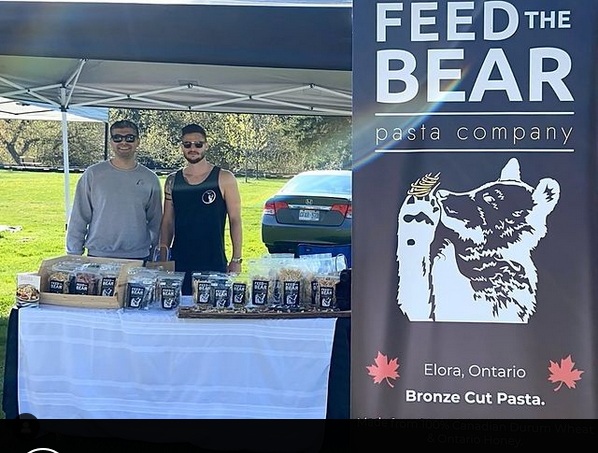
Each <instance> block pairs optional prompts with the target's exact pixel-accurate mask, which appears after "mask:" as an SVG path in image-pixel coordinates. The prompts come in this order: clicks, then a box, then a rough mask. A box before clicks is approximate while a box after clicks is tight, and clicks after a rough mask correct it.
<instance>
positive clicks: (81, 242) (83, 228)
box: [66, 172, 93, 255]
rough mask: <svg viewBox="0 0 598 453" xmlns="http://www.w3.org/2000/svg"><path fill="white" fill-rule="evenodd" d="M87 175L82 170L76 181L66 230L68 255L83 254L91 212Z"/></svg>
mask: <svg viewBox="0 0 598 453" xmlns="http://www.w3.org/2000/svg"><path fill="white" fill-rule="evenodd" d="M89 177H90V176H89V173H88V172H84V173H83V175H82V176H81V178H80V179H79V181H78V182H77V188H76V190H75V200H74V201H73V209H72V211H71V216H70V218H69V224H68V228H67V232H66V253H67V254H68V255H83V248H84V246H85V238H86V237H87V230H88V227H89V223H90V222H91V217H92V213H93V209H92V206H91V190H90V183H89Z"/></svg>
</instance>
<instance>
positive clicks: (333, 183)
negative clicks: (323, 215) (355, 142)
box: [280, 173, 351, 196]
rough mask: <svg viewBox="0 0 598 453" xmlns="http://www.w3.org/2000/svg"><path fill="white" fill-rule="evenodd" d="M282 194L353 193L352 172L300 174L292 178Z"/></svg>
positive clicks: (281, 191) (282, 190)
mask: <svg viewBox="0 0 598 453" xmlns="http://www.w3.org/2000/svg"><path fill="white" fill-rule="evenodd" d="M280 193H282V194H302V193H310V194H311V193H313V194H333V195H349V196H350V195H351V174H350V173H349V174H342V175H327V174H321V175H318V174H300V175H297V176H295V177H294V178H293V179H291V180H290V181H289V182H288V183H287V184H286V185H285V186H284V187H283V188H282V189H281V190H280Z"/></svg>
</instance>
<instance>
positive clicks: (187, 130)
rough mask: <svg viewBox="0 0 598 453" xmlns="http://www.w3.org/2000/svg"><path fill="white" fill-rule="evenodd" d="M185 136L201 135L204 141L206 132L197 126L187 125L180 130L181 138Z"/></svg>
mask: <svg viewBox="0 0 598 453" xmlns="http://www.w3.org/2000/svg"><path fill="white" fill-rule="evenodd" d="M187 134H201V135H203V136H204V138H205V139H206V140H207V139H208V134H206V130H205V129H204V128H203V127H202V126H200V125H199V124H187V125H186V126H185V127H184V128H183V129H181V137H183V136H185V135H187Z"/></svg>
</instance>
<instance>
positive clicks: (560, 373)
mask: <svg viewBox="0 0 598 453" xmlns="http://www.w3.org/2000/svg"><path fill="white" fill-rule="evenodd" d="M574 365H575V362H574V361H573V360H571V354H569V356H568V357H567V358H565V359H561V364H560V365H559V364H558V363H556V362H553V361H552V360H550V366H549V367H548V371H550V376H548V380H549V381H550V382H554V383H556V382H560V384H559V386H558V387H557V388H555V389H554V391H555V392H556V391H557V390H559V389H560V388H561V386H562V385H563V384H565V385H566V386H567V387H569V388H570V389H574V388H575V381H579V380H581V373H583V371H582V370H576V369H573V366H574Z"/></svg>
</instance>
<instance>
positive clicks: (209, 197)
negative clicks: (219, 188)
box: [201, 189, 216, 204]
mask: <svg viewBox="0 0 598 453" xmlns="http://www.w3.org/2000/svg"><path fill="white" fill-rule="evenodd" d="M215 200H216V192H214V191H213V190H211V189H210V190H206V191H205V192H204V193H203V195H202V196H201V201H203V202H204V204H212V203H214V201H215Z"/></svg>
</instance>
